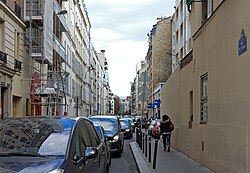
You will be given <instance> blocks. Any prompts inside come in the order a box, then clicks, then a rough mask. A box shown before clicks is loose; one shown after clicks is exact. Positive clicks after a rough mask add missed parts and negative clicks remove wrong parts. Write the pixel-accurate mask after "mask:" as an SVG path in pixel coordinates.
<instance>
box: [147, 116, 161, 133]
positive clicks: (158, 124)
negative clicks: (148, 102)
mask: <svg viewBox="0 0 250 173" xmlns="http://www.w3.org/2000/svg"><path fill="white" fill-rule="evenodd" d="M154 125H157V126H160V122H159V121H158V120H151V122H150V125H149V126H148V135H150V136H153V129H154Z"/></svg>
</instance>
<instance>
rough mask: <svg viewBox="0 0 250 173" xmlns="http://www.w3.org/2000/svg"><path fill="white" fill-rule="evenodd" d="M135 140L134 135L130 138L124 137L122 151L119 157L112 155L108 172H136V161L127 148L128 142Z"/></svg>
mask: <svg viewBox="0 0 250 173" xmlns="http://www.w3.org/2000/svg"><path fill="white" fill-rule="evenodd" d="M133 141H135V137H133V138H132V139H126V140H125V141H124V151H123V153H122V156H121V158H117V157H115V156H112V161H111V162H112V163H111V166H110V170H109V173H117V172H120V173H128V172H129V173H138V172H139V171H138V170H137V166H136V162H135V159H134V157H133V154H132V152H131V149H130V148H129V143H130V142H133Z"/></svg>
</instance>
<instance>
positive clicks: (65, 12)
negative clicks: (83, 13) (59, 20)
mask: <svg viewBox="0 0 250 173" xmlns="http://www.w3.org/2000/svg"><path fill="white" fill-rule="evenodd" d="M67 13H68V11H67V10H66V9H63V10H60V11H58V12H57V13H56V15H63V14H67Z"/></svg>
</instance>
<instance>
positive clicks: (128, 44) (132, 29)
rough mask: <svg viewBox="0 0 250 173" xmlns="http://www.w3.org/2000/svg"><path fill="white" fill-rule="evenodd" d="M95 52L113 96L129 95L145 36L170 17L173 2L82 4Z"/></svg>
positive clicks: (99, 0) (133, 0) (123, 0)
mask: <svg viewBox="0 0 250 173" xmlns="http://www.w3.org/2000/svg"><path fill="white" fill-rule="evenodd" d="M84 3H85V4H86V7H87V11H88V15H89V18H90V22H91V25H92V28H91V39H92V40H91V41H92V43H93V45H94V47H95V49H96V51H97V52H100V50H102V49H104V50H105V51H106V52H105V55H106V58H107V61H108V65H109V66H108V72H109V84H110V87H111V90H112V92H113V93H114V94H115V95H118V96H129V95H130V82H133V80H134V78H135V76H136V64H139V63H137V62H140V61H141V60H144V59H145V56H146V54H147V50H148V42H147V40H148V37H147V33H149V32H150V30H151V29H152V26H153V25H154V24H156V22H157V20H156V18H157V17H163V16H167V17H168V16H172V15H173V12H174V3H175V0H84Z"/></svg>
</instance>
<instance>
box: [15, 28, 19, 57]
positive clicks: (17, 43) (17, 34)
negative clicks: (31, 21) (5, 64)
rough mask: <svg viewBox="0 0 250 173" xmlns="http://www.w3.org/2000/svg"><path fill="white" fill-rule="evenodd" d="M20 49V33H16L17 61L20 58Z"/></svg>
mask: <svg viewBox="0 0 250 173" xmlns="http://www.w3.org/2000/svg"><path fill="white" fill-rule="evenodd" d="M19 48H20V33H19V32H17V31H15V50H14V51H15V54H14V56H15V59H18V57H19Z"/></svg>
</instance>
